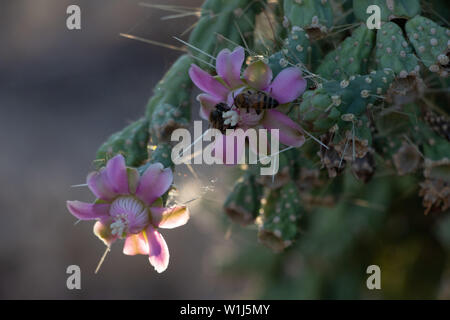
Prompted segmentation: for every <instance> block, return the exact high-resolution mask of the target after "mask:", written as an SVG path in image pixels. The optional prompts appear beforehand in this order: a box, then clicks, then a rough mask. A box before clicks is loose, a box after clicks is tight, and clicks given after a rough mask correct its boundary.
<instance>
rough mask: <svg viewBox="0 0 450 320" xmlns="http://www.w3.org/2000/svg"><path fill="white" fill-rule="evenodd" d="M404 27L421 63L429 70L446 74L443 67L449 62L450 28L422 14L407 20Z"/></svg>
mask: <svg viewBox="0 0 450 320" xmlns="http://www.w3.org/2000/svg"><path fill="white" fill-rule="evenodd" d="M405 29H406V33H407V35H408V39H409V41H410V42H411V43H412V45H413V46H414V49H415V50H416V53H417V55H418V57H419V58H420V60H421V61H422V62H423V64H424V65H425V66H426V67H427V68H429V70H430V71H431V72H439V73H441V75H442V76H447V75H448V71H446V70H445V69H444V67H445V66H447V65H448V64H449V57H448V53H449V52H450V29H446V28H443V27H441V26H439V25H438V24H436V23H435V22H433V21H431V20H429V19H427V18H425V17H422V16H417V17H415V18H413V19H411V20H409V21H408V22H407V23H406V27H405Z"/></svg>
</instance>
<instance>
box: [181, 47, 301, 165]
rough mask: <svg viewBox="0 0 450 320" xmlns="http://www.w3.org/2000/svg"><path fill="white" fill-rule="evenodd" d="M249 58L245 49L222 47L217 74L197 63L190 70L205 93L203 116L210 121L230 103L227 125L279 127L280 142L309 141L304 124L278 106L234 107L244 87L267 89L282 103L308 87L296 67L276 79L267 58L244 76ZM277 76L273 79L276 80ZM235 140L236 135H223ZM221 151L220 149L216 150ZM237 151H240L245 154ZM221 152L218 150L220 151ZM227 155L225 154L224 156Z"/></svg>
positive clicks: (193, 79)
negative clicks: (214, 112) (258, 109)
mask: <svg viewBox="0 0 450 320" xmlns="http://www.w3.org/2000/svg"><path fill="white" fill-rule="evenodd" d="M244 60H245V52H244V48H242V47H237V48H236V49H235V50H234V51H233V52H230V50H228V49H224V50H222V51H221V52H220V53H219V54H218V56H217V59H216V72H217V76H215V77H214V76H212V75H210V74H209V73H207V72H206V71H204V70H202V69H201V68H200V67H198V66H197V65H195V64H193V65H192V66H191V68H190V70H189V75H190V77H191V80H192V81H193V82H194V83H195V85H196V86H197V87H198V88H199V89H200V90H202V91H203V92H204V93H202V94H200V95H198V96H197V100H198V101H199V102H200V105H201V108H200V116H201V117H202V118H203V119H205V120H209V115H210V113H211V111H212V110H214V109H215V107H216V105H217V104H218V103H226V104H227V105H228V106H229V107H230V108H231V110H230V111H228V112H224V113H223V117H224V119H225V124H231V125H232V126H234V127H235V128H241V129H243V130H246V129H248V128H261V127H263V128H266V129H268V130H271V129H279V138H280V142H281V143H283V144H285V145H288V146H293V147H300V146H302V145H303V143H304V142H305V136H304V134H303V131H302V129H301V127H300V126H299V125H298V124H297V123H295V122H294V121H292V120H291V119H290V118H289V117H288V116H287V115H286V114H284V113H282V112H281V111H279V110H276V109H267V110H264V111H263V112H261V113H260V114H257V113H256V112H255V110H250V112H247V110H241V109H239V108H237V107H236V106H234V98H235V97H236V96H237V95H238V94H239V93H240V92H242V91H243V90H249V89H250V90H253V91H263V92H265V93H267V94H268V95H269V96H270V97H272V98H274V99H276V100H277V101H278V103H279V104H280V105H283V104H287V103H290V102H292V101H294V100H296V99H297V98H298V97H299V96H300V95H301V94H302V93H303V92H304V91H305V89H306V81H305V79H303V77H302V73H301V71H300V70H299V69H297V68H295V67H291V68H286V69H284V70H283V71H281V72H280V74H278V75H277V76H276V77H275V79H273V74H272V70H271V69H270V67H269V66H268V65H267V64H266V63H264V62H263V61H257V62H254V63H252V64H250V65H249V66H248V67H247V68H246V69H245V70H244V72H243V73H242V75H241V67H242V65H243V63H244ZM272 79H273V80H272ZM223 139H224V140H223V142H222V145H223V146H224V145H226V140H227V139H235V137H234V136H233V134H231V135H228V136H224V137H223ZM216 151H219V153H222V152H220V150H216ZM241 152H242V150H241V151H239V150H238V151H237V153H241ZM216 154H217V152H216ZM220 156H224V153H222V155H220Z"/></svg>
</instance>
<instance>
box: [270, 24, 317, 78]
mask: <svg viewBox="0 0 450 320" xmlns="http://www.w3.org/2000/svg"><path fill="white" fill-rule="evenodd" d="M283 46H284V47H283V50H280V51H277V52H275V53H274V54H272V55H271V56H270V57H269V61H268V62H269V66H270V68H271V69H272V72H273V74H274V75H277V74H278V73H280V71H281V70H282V69H284V68H286V67H288V66H292V65H299V66H302V65H303V64H308V63H310V58H309V57H310V56H311V55H312V50H313V47H312V46H311V42H310V41H309V35H308V34H307V33H306V32H305V30H304V29H302V28H301V27H298V26H294V27H293V28H292V29H291V31H290V32H289V36H288V37H287V38H286V39H285V41H284V43H283Z"/></svg>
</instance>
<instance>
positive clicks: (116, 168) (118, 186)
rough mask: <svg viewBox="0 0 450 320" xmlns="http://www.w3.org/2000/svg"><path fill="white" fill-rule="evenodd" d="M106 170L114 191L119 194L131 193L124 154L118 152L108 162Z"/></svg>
mask: <svg viewBox="0 0 450 320" xmlns="http://www.w3.org/2000/svg"><path fill="white" fill-rule="evenodd" d="M106 172H107V174H108V179H109V182H110V183H111V186H112V188H113V190H114V192H116V193H118V194H127V193H129V191H128V176H127V166H126V164H125V158H124V157H123V155H121V154H118V155H117V156H115V157H114V158H112V159H110V160H109V161H108V163H107V164H106Z"/></svg>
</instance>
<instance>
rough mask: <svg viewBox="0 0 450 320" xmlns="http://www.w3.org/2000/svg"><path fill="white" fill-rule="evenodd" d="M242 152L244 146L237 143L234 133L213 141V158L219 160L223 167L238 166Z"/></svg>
mask: <svg viewBox="0 0 450 320" xmlns="http://www.w3.org/2000/svg"><path fill="white" fill-rule="evenodd" d="M227 146H228V147H227ZM244 151H245V145H242V144H239V143H238V139H237V136H236V133H232V134H229V135H224V134H223V135H222V136H221V138H219V139H217V140H215V141H214V157H215V158H217V159H219V160H221V161H222V163H223V164H225V165H236V164H238V163H239V160H241V158H242V156H243V155H244ZM232 152H233V154H232ZM227 154H228V158H227Z"/></svg>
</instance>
